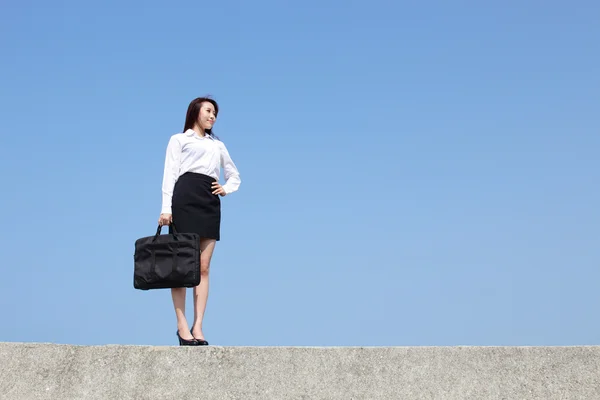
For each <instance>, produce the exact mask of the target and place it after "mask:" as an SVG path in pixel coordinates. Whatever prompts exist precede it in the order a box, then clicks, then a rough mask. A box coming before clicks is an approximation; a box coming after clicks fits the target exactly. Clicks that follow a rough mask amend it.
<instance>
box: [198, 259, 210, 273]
mask: <svg viewBox="0 0 600 400" xmlns="http://www.w3.org/2000/svg"><path fill="white" fill-rule="evenodd" d="M209 270H210V262H206V261H204V260H200V275H201V276H202V275H204V276H206V275H208V271H209Z"/></svg>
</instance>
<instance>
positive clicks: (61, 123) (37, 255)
mask: <svg viewBox="0 0 600 400" xmlns="http://www.w3.org/2000/svg"><path fill="white" fill-rule="evenodd" d="M484 3H489V2H462V1H458V2H447V1H441V0H440V1H430V2H410V3H409V2H392V1H380V0H374V1H371V2H364V1H362V2H358V1H341V0H338V1H316V0H309V1H303V2H287V1H285V2H284V1H274V0H272V1H265V0H260V1H254V2H246V1H227V2H216V1H213V2H200V1H175V2H170V3H165V2H157V1H144V2H141V1H139V2H124V3H122V2H117V1H105V2H101V3H97V2H96V3H89V2H81V1H54V2H45V1H39V0H36V1H21V2H5V3H4V4H3V5H2V6H1V12H0V46H1V47H0V49H1V50H2V63H0V79H1V81H0V83H1V93H2V95H1V96H0V113H1V114H0V132H1V139H0V140H1V141H0V146H1V147H0V148H1V154H2V157H0V168H1V178H2V195H1V196H0V210H2V223H3V229H2V231H1V232H2V233H1V235H2V236H1V241H0V254H1V256H2V257H1V263H2V267H1V271H2V274H1V277H0V304H2V306H1V307H0V341H25V342H56V343H72V344H140V345H142V344H153V345H172V344H176V336H175V330H176V323H175V315H174V311H173V305H172V302H171V296H170V292H169V291H151V292H142V291H137V290H134V288H133V281H132V277H133V250H134V247H133V245H134V241H135V240H136V239H137V238H139V237H142V236H148V235H152V234H153V233H154V232H155V229H156V221H157V219H158V215H159V212H160V199H161V193H160V185H161V180H162V169H163V162H164V154H165V148H166V144H167V141H168V139H169V137H170V136H171V135H172V134H174V133H177V132H179V131H181V129H182V128H183V122H184V117H185V111H186V108H187V105H188V103H189V101H190V100H192V99H193V98H194V97H196V96H200V95H204V94H211V95H213V96H214V97H215V98H216V99H217V100H218V101H219V102H220V105H221V113H220V115H219V121H218V122H217V125H216V126H215V131H216V133H217V134H218V135H219V136H220V137H221V139H223V141H224V142H225V143H226V145H227V146H228V148H229V151H230V153H231V155H232V157H233V158H234V160H235V162H236V163H237V165H238V167H239V169H240V171H241V177H242V181H243V182H242V185H241V187H240V190H239V192H237V193H235V194H233V195H231V196H228V197H226V198H224V199H223V225H222V233H223V235H222V241H221V242H219V243H218V245H217V248H216V251H215V255H214V258H213V263H212V270H211V271H212V275H211V282H210V284H211V287H210V298H209V302H208V308H207V314H206V319H205V324H204V325H205V334H206V337H207V339H208V340H209V341H210V342H211V344H215V345H236V346H237V345H244V346H246V345H257V346H267V345H275V346H279V345H292V346H363V345H364V346H395V345H401V346H404V345H575V344H600V323H599V322H598V308H599V306H600V290H599V289H598V287H599V282H600V268H599V267H600V246H599V244H600V230H599V226H600V211H599V209H598V206H599V204H600V190H599V186H598V182H599V180H600V161H599V154H600V112H599V110H600V94H599V93H600V74H599V72H600V45H599V43H600V27H599V25H598V15H600V4H599V3H598V2H596V1H591V0H590V1H578V2H573V3H568V2H564V1H527V2H523V1H516V0H511V1H505V2H501V3H497V4H496V5H489V4H484ZM189 294H190V292H189V291H188V297H187V301H188V308H187V311H188V317H189V319H190V320H191V317H192V311H193V309H192V304H191V297H190V295H189Z"/></svg>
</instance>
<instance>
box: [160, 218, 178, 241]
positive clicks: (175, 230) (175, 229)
mask: <svg viewBox="0 0 600 400" xmlns="http://www.w3.org/2000/svg"><path fill="white" fill-rule="evenodd" d="M171 225H172V226H173V233H175V234H178V233H179V232H177V228H175V224H174V223H173V222H171ZM161 230H162V225H158V228H157V229H156V235H154V240H156V239H157V238H158V235H160V232H161Z"/></svg>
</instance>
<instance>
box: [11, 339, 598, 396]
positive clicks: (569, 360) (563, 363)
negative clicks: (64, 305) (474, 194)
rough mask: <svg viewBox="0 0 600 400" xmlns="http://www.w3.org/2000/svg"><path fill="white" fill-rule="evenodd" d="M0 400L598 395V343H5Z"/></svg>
mask: <svg viewBox="0 0 600 400" xmlns="http://www.w3.org/2000/svg"><path fill="white" fill-rule="evenodd" d="M0 398H1V399H27V400H31V399H52V400H62V399H102V400H110V399H136V400H140V399H169V400H171V399H185V400H192V399H244V400H251V399H261V400H266V399H344V400H357V399H444V400H454V399H456V400H459V399H460V400H465V399H477V400H484V399H506V400H524V399H527V400H529V399H540V400H552V399H557V400H558V399H561V400H565V399H578V400H581V399H589V400H600V347H389V348H387V347H367V348H358V347H357V348H353V347H339V348H336V347H333V348H310V347H309V348H306V347H215V346H209V347H194V348H192V347H188V348H186V347H148V346H69V345H52V344H26V343H0Z"/></svg>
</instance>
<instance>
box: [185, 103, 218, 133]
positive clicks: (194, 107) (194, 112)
mask: <svg viewBox="0 0 600 400" xmlns="http://www.w3.org/2000/svg"><path fill="white" fill-rule="evenodd" d="M205 101H208V102H209V103H211V104H212V105H213V106H214V107H215V116H218V115H219V105H218V104H217V102H216V101H215V100H213V99H211V98H210V97H208V96H206V97H198V98H195V99H194V100H192V101H191V103H190V105H189V106H188V109H187V113H186V115H185V124H184V125H183V132H185V131H187V130H188V129H193V128H194V124H195V123H196V121H198V115H199V114H200V108H201V106H202V103H204V102H205ZM205 133H208V134H209V135H211V136H214V137H216V136H215V135H214V134H213V133H212V129H207V130H206V131H205Z"/></svg>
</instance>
